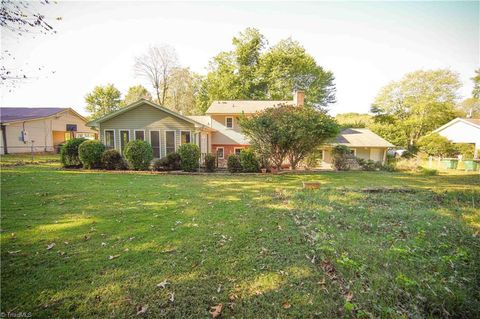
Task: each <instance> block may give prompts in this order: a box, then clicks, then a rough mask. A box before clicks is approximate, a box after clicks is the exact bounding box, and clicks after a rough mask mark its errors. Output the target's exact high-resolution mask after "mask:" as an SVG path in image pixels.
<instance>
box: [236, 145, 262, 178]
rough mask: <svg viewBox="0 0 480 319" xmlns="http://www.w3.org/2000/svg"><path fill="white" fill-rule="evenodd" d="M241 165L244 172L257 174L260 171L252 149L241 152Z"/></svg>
mask: <svg viewBox="0 0 480 319" xmlns="http://www.w3.org/2000/svg"><path fill="white" fill-rule="evenodd" d="M240 164H241V165H242V170H243V171H244V172H248V173H257V172H258V170H259V169H260V164H259V163H258V160H257V157H256V156H255V153H253V151H252V150H251V149H246V150H242V151H241V152H240Z"/></svg>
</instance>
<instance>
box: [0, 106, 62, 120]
mask: <svg viewBox="0 0 480 319" xmlns="http://www.w3.org/2000/svg"><path fill="white" fill-rule="evenodd" d="M65 110H68V108H63V107H0V122H2V123H6V122H16V121H22V120H32V119H36V118H43V117H49V116H52V115H55V114H57V113H60V112H63V111H65Z"/></svg>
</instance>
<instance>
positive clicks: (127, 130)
mask: <svg viewBox="0 0 480 319" xmlns="http://www.w3.org/2000/svg"><path fill="white" fill-rule="evenodd" d="M122 131H123V132H128V142H130V141H131V136H130V129H128V128H119V129H118V137H119V140H118V142H119V144H118V146H119V147H120V149H119V151H120V153H121V154H122V155H123V152H122ZM127 144H128V143H127ZM126 146H127V145H125V147H126Z"/></svg>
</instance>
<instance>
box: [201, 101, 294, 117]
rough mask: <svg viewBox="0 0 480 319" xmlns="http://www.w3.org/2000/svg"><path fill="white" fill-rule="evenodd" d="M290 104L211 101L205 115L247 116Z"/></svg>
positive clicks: (286, 102) (280, 102) (284, 102)
mask: <svg viewBox="0 0 480 319" xmlns="http://www.w3.org/2000/svg"><path fill="white" fill-rule="evenodd" d="M291 104H293V101H251V100H249V101H213V103H212V104H211V105H210V107H209V108H208V110H207V111H206V112H205V114H242V113H247V114H248V113H255V112H258V111H263V110H265V109H266V108H269V107H279V106H282V105H291Z"/></svg>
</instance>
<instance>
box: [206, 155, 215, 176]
mask: <svg viewBox="0 0 480 319" xmlns="http://www.w3.org/2000/svg"><path fill="white" fill-rule="evenodd" d="M215 161H216V158H215V155H213V154H212V153H208V154H207V155H205V170H206V171H207V172H213V171H215Z"/></svg>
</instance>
